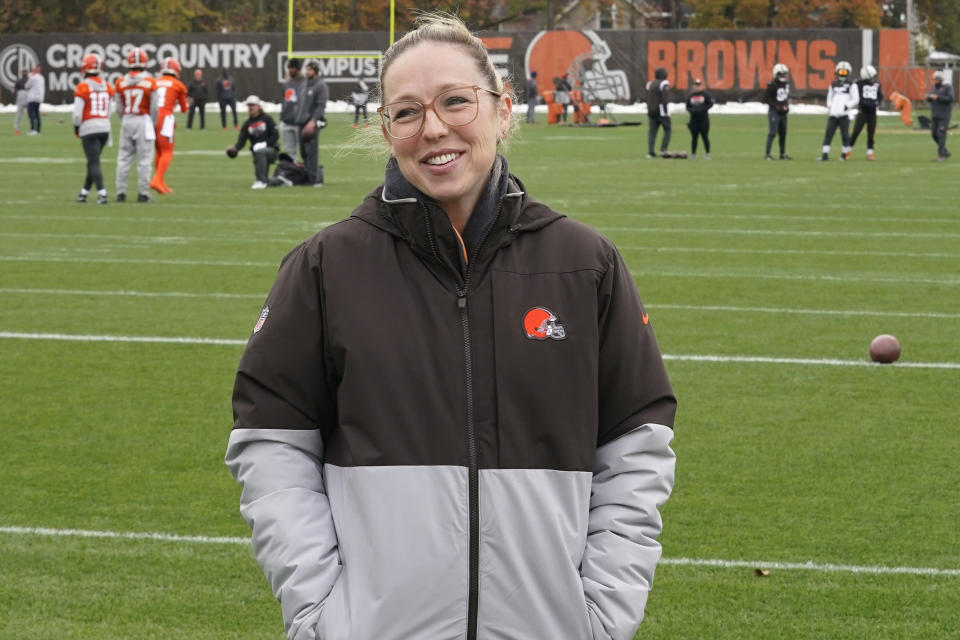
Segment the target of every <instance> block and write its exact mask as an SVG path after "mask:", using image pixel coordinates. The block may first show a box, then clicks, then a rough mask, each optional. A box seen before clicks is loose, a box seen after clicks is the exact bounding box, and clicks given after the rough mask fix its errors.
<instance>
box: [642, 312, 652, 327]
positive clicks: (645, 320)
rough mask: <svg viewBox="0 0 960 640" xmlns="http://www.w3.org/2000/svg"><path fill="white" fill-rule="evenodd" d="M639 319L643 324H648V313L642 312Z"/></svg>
mask: <svg viewBox="0 0 960 640" xmlns="http://www.w3.org/2000/svg"><path fill="white" fill-rule="evenodd" d="M640 319H641V320H643V324H650V315H649V314H648V313H647V312H646V311H644V312H643V315H641V316H640Z"/></svg>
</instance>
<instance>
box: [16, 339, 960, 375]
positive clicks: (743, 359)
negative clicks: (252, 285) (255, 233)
mask: <svg viewBox="0 0 960 640" xmlns="http://www.w3.org/2000/svg"><path fill="white" fill-rule="evenodd" d="M0 339H7V340H62V341H68V342H133V343H170V344H208V345H229V346H236V345H245V344H246V343H247V341H246V340H236V339H230V338H194V337H168V336H110V335H82V334H67V333H18V332H14V331H0ZM663 359H664V360H677V361H681V362H717V363H727V362H732V363H743V364H800V365H819V366H835V367H879V366H884V367H885V368H890V369H960V362H896V363H893V364H888V365H878V364H876V363H873V362H870V361H868V360H836V359H830V358H778V357H772V356H720V355H696V354H670V353H665V354H663Z"/></svg>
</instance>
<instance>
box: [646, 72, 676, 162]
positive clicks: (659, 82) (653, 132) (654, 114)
mask: <svg viewBox="0 0 960 640" xmlns="http://www.w3.org/2000/svg"><path fill="white" fill-rule="evenodd" d="M668 91H670V81H669V80H667V70H666V69H665V68H663V67H657V68H656V70H654V72H653V80H651V81H650V82H648V83H647V119H648V120H649V121H650V129H648V130H647V157H648V158H656V157H657V155H656V153H655V150H654V147H656V144H657V130H658V129H660V127H663V139H662V140H661V141H660V153H666V151H667V147H668V146H669V145H670V131H671V126H670V125H671V123H670V111H669V110H668V108H667V107H668V103H669V99H668V96H667V92H668Z"/></svg>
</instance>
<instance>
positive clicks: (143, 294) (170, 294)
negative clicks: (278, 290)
mask: <svg viewBox="0 0 960 640" xmlns="http://www.w3.org/2000/svg"><path fill="white" fill-rule="evenodd" d="M0 293H16V294H27V295H45V296H124V297H126V296H129V297H134V298H243V299H248V298H249V299H254V300H263V299H264V298H266V292H264V293H218V292H210V293H194V292H191V291H123V290H120V291H98V290H95V289H17V288H12V287H0Z"/></svg>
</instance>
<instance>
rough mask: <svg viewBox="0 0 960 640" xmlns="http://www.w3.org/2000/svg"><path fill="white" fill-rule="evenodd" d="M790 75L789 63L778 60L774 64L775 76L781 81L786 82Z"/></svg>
mask: <svg viewBox="0 0 960 640" xmlns="http://www.w3.org/2000/svg"><path fill="white" fill-rule="evenodd" d="M789 75H790V69H789V68H788V67H787V65H785V64H783V63H782V62H778V63H777V64H775V65H773V77H774V78H776V79H777V80H778V81H779V82H786V81H787V76H789Z"/></svg>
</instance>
